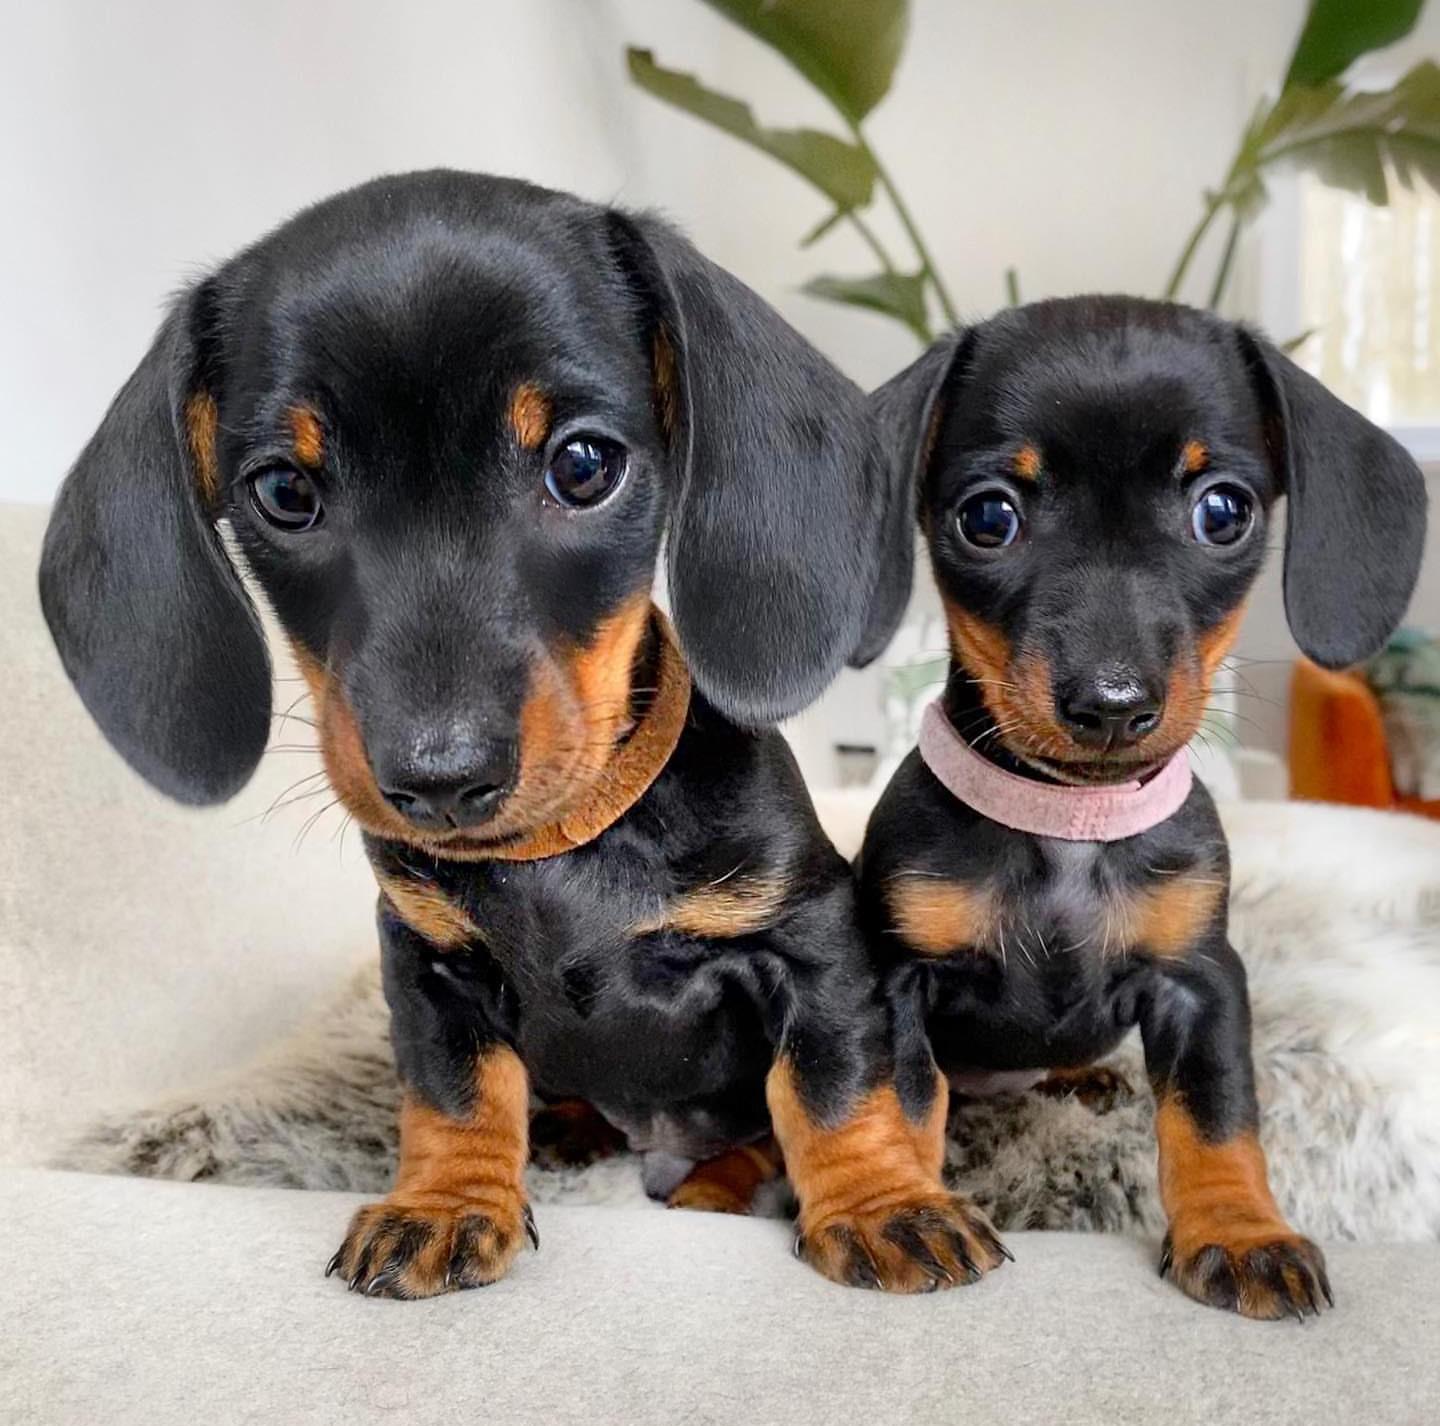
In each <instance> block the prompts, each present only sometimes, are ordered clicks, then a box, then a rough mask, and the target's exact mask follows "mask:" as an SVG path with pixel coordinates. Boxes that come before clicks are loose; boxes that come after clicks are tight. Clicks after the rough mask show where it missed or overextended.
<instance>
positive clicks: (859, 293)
mask: <svg viewBox="0 0 1440 1426" xmlns="http://www.w3.org/2000/svg"><path fill="white" fill-rule="evenodd" d="M800 290H801V291H802V292H806V293H808V294H809V295H810V296H811V297H823V298H824V299H825V300H826V301H827V302H842V303H844V304H845V305H846V306H847V307H864V308H866V309H867V310H868V311H871V312H881V313H883V314H884V315H885V316H887V317H894V318H895V320H896V321H897V322H903V323H904V324H905V325H906V326H907V327H909V328H910V330H911V331H912V332H914V333H915V334H916V335H917V336H919V337H920V338H921V339H922V340H924V341H929V340H930V325H929V320H928V317H927V314H926V311H925V275H924V274H923V273H920V272H915V273H906V272H879V273H876V274H875V276H874V277H831V276H828V275H827V276H823V277H812V278H811V279H810V281H809V282H807V283H806V284H805V285H804V287H802V288H801V289H800Z"/></svg>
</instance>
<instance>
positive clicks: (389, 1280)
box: [326, 906, 539, 1298]
mask: <svg viewBox="0 0 1440 1426" xmlns="http://www.w3.org/2000/svg"><path fill="white" fill-rule="evenodd" d="M381 936H382V943H383V948H384V956H385V989H386V995H387V998H388V999H389V1001H390V1008H391V1018H392V1033H393V1036H394V1039H395V1050H396V1061H397V1064H398V1066H399V1069H400V1076H401V1080H402V1083H404V1085H405V1099H404V1103H403V1106H402V1108H401V1111H400V1167H399V1171H398V1173H397V1175H396V1179H395V1187H394V1188H393V1189H392V1190H391V1192H390V1195H389V1196H388V1197H387V1198H386V1199H385V1200H384V1201H383V1202H381V1203H373V1204H368V1205H367V1206H365V1207H364V1208H362V1209H360V1210H359V1212H357V1213H356V1214H355V1217H354V1218H353V1219H352V1220H351V1223H350V1228H349V1231H348V1233H347V1234H346V1236H345V1241H344V1243H343V1244H341V1247H340V1251H339V1252H337V1253H336V1254H335V1256H334V1258H332V1259H331V1261H330V1266H329V1267H328V1268H327V1269H326V1275H327V1276H329V1274H330V1273H332V1272H338V1273H339V1274H340V1275H341V1276H342V1277H343V1278H344V1279H345V1281H346V1282H347V1283H349V1285H350V1287H351V1289H352V1290H353V1291H359V1292H364V1293H367V1294H369V1295H371V1296H378V1297H401V1298H410V1297H432V1296H434V1295H435V1294H437V1293H441V1292H450V1291H454V1290H456V1289H459V1288H466V1287H483V1286H485V1285H486V1284H488V1283H492V1282H495V1281H496V1280H497V1279H499V1278H501V1277H503V1276H504V1275H505V1273H506V1272H507V1271H508V1270H509V1268H510V1265H511V1263H512V1262H513V1261H514V1260H515V1257H516V1255H517V1254H518V1253H519V1251H520V1249H521V1247H522V1246H523V1244H524V1242H525V1241H526V1239H527V1238H528V1239H529V1240H530V1242H531V1243H532V1244H534V1245H535V1246H536V1247H538V1246H539V1239H538V1237H537V1235H536V1232H535V1224H534V1220H533V1219H532V1218H531V1216H530V1208H529V1204H528V1203H527V1202H526V1198H525V1188H524V1171H525V1159H526V1153H527V1148H528V1142H527V1140H528V1134H527V1130H528V1120H529V1082H528V1077H527V1075H526V1072H525V1066H524V1065H523V1064H522V1063H521V1061H520V1057H519V1056H518V1055H517V1054H516V1053H515V1051H514V1050H513V1049H512V1048H511V1047H510V1046H509V1045H508V1044H506V1043H505V1042H504V1041H503V1040H502V1039H500V1038H499V1036H498V1034H497V1033H496V1030H495V1027H494V1026H493V1025H492V1024H491V1023H489V1021H488V1020H487V1018H486V1016H485V1014H484V1005H483V995H481V994H480V993H479V988H478V984H477V983H476V982H474V981H472V980H470V979H469V978H467V977H465V976H463V975H456V974H448V973H446V972H447V971H448V970H449V967H450V965H458V958H459V957H461V956H464V955H466V954H468V953H467V952H466V951H463V950H461V949H459V948H455V947H452V948H449V949H447V950H440V949H438V948H436V947H434V946H433V945H431V944H429V943H428V942H426V941H425V940H424V939H423V938H421V937H419V936H417V935H416V934H415V932H413V931H412V930H410V929H409V928H408V927H407V926H404V925H403V924H401V923H399V922H398V920H397V919H396V918H395V917H394V916H393V915H392V914H389V913H387V911H386V910H385V909H384V908H383V906H382V914H381ZM478 954H482V955H483V952H481V953H478ZM441 956H443V957H446V958H448V960H447V962H446V963H445V964H444V965H443V966H439V967H437V961H436V957H441Z"/></svg>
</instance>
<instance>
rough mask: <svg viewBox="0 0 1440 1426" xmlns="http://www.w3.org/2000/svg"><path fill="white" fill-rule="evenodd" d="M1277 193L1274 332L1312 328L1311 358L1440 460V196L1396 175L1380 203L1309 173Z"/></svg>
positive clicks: (1354, 401)
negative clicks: (1384, 201) (1383, 204)
mask: <svg viewBox="0 0 1440 1426" xmlns="http://www.w3.org/2000/svg"><path fill="white" fill-rule="evenodd" d="M1275 200H1276V201H1275V213H1274V220H1273V222H1268V223H1267V227H1268V228H1269V232H1268V233H1267V236H1266V239H1265V242H1264V249H1263V252H1264V257H1263V260H1262V284H1263V290H1262V306H1263V311H1264V317H1265V325H1266V326H1267V328H1268V329H1269V331H1270V334H1271V335H1272V336H1273V337H1275V338H1276V339H1277V340H1280V341H1285V340H1287V339H1289V338H1291V337H1294V336H1298V335H1299V334H1300V333H1302V332H1308V333H1309V334H1310V335H1309V336H1308V337H1307V338H1306V339H1305V341H1304V342H1303V343H1302V344H1301V346H1300V347H1299V348H1298V349H1297V351H1296V353H1295V358H1296V360H1297V361H1298V362H1300V364H1301V365H1302V366H1304V367H1305V368H1306V369H1307V370H1308V371H1310V372H1313V373H1314V375H1316V376H1317V377H1319V378H1320V380H1321V381H1323V382H1324V383H1325V384H1326V386H1328V387H1329V388H1330V389H1331V390H1332V391H1334V392H1335V393H1336V394H1337V395H1339V396H1341V397H1343V398H1344V399H1345V400H1346V401H1348V402H1349V403H1350V404H1351V405H1352V406H1354V407H1356V409H1357V410H1360V411H1363V412H1364V413H1365V414H1366V415H1367V416H1369V417H1370V418H1371V420H1373V421H1375V422H1377V423H1378V424H1379V425H1382V426H1384V427H1385V428H1386V429H1387V430H1390V431H1392V432H1393V433H1394V434H1395V435H1397V436H1398V437H1400V439H1401V440H1403V441H1404V442H1405V443H1406V444H1407V445H1408V446H1409V447H1410V449H1411V451H1412V453H1413V454H1414V455H1416V456H1417V457H1418V458H1419V459H1421V460H1437V459H1440V195H1437V194H1436V193H1435V192H1434V191H1432V190H1431V189H1430V188H1428V187H1426V186H1425V185H1424V184H1423V183H1417V184H1416V186H1415V187H1414V188H1408V189H1407V188H1405V187H1404V186H1403V185H1401V184H1400V183H1399V182H1398V181H1396V180H1394V179H1393V177H1392V180H1391V183H1390V203H1389V205H1388V206H1387V207H1383V208H1381V207H1376V206H1375V205H1374V204H1371V203H1368V202H1366V201H1365V199H1364V198H1362V197H1360V196H1359V195H1357V194H1353V193H1348V192H1345V191H1344V190H1342V189H1338V188H1330V187H1327V186H1326V185H1325V184H1323V183H1321V182H1320V181H1319V180H1318V179H1317V178H1315V177H1313V176H1312V175H1310V174H1301V175H1299V176H1297V177H1295V178H1293V179H1291V180H1289V181H1288V182H1285V183H1283V185H1278V186H1277V191H1276V192H1275ZM1287 258H1288V260H1287ZM1287 268H1288V271H1287Z"/></svg>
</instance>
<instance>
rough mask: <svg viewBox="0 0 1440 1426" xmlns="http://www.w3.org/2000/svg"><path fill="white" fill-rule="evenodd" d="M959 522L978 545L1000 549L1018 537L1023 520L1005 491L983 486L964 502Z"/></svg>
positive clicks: (979, 546)
mask: <svg viewBox="0 0 1440 1426" xmlns="http://www.w3.org/2000/svg"><path fill="white" fill-rule="evenodd" d="M956 524H958V525H959V527H960V533H961V534H962V535H963V536H964V537H965V539H966V541H967V542H968V543H969V544H972V545H974V546H975V547H976V548H977V549H982V550H999V549H1003V548H1004V547H1005V546H1006V545H1013V544H1014V543H1015V541H1016V540H1017V539H1019V537H1020V530H1021V525H1022V521H1021V519H1020V512H1019V510H1017V509H1016V508H1015V502H1014V501H1013V500H1011V498H1010V497H1009V495H1007V494H1006V493H1005V491H1003V490H982V491H979V492H978V493H977V494H975V495H972V496H971V497H970V498H969V499H968V500H966V501H965V503H964V504H963V505H961V507H960V513H959V514H958V515H957V516H956Z"/></svg>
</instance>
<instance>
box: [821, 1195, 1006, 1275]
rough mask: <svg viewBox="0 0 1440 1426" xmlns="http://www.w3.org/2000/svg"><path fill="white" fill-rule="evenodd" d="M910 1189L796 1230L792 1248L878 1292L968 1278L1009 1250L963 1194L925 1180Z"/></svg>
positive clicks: (994, 1265) (828, 1272)
mask: <svg viewBox="0 0 1440 1426" xmlns="http://www.w3.org/2000/svg"><path fill="white" fill-rule="evenodd" d="M918 1197H919V1201H917V1202H914V1203H910V1204H906V1203H904V1202H901V1203H899V1204H895V1203H893V1202H892V1203H891V1204H890V1205H889V1206H887V1207H883V1208H875V1209H869V1210H866V1211H862V1212H857V1213H855V1214H852V1215H849V1216H843V1217H840V1218H839V1220H838V1221H835V1222H831V1223H829V1224H828V1225H826V1226H824V1227H821V1228H819V1229H818V1230H814V1231H810V1232H808V1233H807V1232H801V1233H797V1234H796V1239H795V1254H796V1256H797V1257H801V1258H803V1259H804V1260H805V1261H807V1262H809V1263H810V1264H811V1265H812V1266H813V1267H814V1268H816V1269H817V1271H819V1272H820V1273H822V1274H824V1276H826V1277H828V1278H830V1279H831V1280H832V1281H835V1282H840V1283H845V1284H847V1285H849V1286H852V1287H868V1288H878V1289H879V1290H881V1291H886V1292H934V1291H936V1290H937V1289H940V1288H950V1287H954V1286H957V1285H960V1284H962V1283H972V1282H975V1281H977V1280H978V1279H979V1278H981V1277H982V1276H984V1274H985V1273H986V1272H989V1271H991V1270H993V1269H994V1268H997V1267H999V1266H1000V1265H1001V1264H1002V1263H1003V1262H1004V1261H1005V1259H1006V1258H1007V1257H1008V1256H1009V1254H1007V1253H1005V1252H1004V1250H1003V1249H1002V1248H1001V1245H1000V1242H999V1240H998V1239H997V1238H996V1236H995V1234H994V1231H993V1229H992V1228H991V1227H990V1224H989V1223H988V1222H987V1221H986V1219H985V1217H984V1216H983V1215H982V1214H981V1213H980V1212H979V1210H978V1209H976V1208H974V1207H973V1206H972V1205H971V1204H969V1203H967V1202H966V1201H965V1200H964V1199H963V1198H959V1197H952V1196H950V1195H948V1194H944V1193H942V1192H940V1191H938V1190H934V1189H930V1188H928V1187H927V1188H925V1189H924V1190H922V1191H921V1194H920V1195H918Z"/></svg>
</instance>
